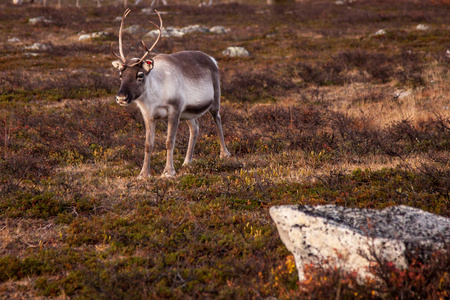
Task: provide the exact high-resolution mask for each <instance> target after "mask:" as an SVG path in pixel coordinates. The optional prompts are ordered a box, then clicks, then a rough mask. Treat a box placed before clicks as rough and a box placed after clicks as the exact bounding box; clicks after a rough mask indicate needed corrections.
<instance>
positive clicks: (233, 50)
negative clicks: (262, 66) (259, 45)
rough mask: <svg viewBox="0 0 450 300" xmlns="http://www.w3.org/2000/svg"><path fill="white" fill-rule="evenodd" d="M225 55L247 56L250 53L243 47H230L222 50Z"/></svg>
mask: <svg viewBox="0 0 450 300" xmlns="http://www.w3.org/2000/svg"><path fill="white" fill-rule="evenodd" d="M222 54H223V55H225V56H229V57H247V56H249V55H250V53H249V52H248V51H247V50H246V49H245V48H243V47H228V48H227V49H225V50H224V51H223V52H222Z"/></svg>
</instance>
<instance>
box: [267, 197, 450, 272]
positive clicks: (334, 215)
mask: <svg viewBox="0 0 450 300" xmlns="http://www.w3.org/2000/svg"><path fill="white" fill-rule="evenodd" d="M270 215H271V217H272V219H273V220H274V221H275V224H276V226H277V228H278V232H279V234H280V237H281V240H282V241H283V243H284V244H285V245H286V247H287V248H288V250H289V251H291V252H292V253H293V254H294V257H295V263H296V266H297V269H298V274H299V280H303V279H304V273H303V266H304V265H305V264H310V263H313V264H317V265H318V264H322V263H323V261H325V260H326V261H327V265H328V266H330V267H334V266H336V267H338V268H341V269H343V270H345V271H356V272H357V273H358V275H359V277H360V278H361V279H364V278H365V277H366V276H369V277H372V274H371V273H370V272H369V266H370V264H371V261H374V260H375V259H374V256H373V254H374V253H375V254H376V256H377V257H378V258H380V259H383V260H386V261H390V262H393V263H394V264H395V265H396V266H397V267H399V268H405V267H406V266H407V257H408V255H410V254H412V253H414V250H415V249H417V248H420V249H421V253H422V255H423V257H425V256H426V254H427V253H430V252H431V251H433V250H437V249H439V248H442V247H443V245H444V242H450V219H449V218H445V217H441V216H437V215H434V214H431V213H428V212H425V211H423V210H420V209H416V208H412V207H408V206H395V207H389V208H386V209H383V210H373V209H357V208H345V207H341V206H335V205H325V206H316V207H312V206H278V207H272V208H271V209H270ZM415 254H417V253H415Z"/></svg>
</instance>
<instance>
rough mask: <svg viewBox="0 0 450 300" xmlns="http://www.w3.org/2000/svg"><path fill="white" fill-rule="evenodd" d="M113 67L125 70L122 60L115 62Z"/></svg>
mask: <svg viewBox="0 0 450 300" xmlns="http://www.w3.org/2000/svg"><path fill="white" fill-rule="evenodd" d="M112 65H113V67H114V68H115V69H118V70H119V71H121V70H122V69H123V63H122V62H121V61H120V60H115V61H113V62H112Z"/></svg>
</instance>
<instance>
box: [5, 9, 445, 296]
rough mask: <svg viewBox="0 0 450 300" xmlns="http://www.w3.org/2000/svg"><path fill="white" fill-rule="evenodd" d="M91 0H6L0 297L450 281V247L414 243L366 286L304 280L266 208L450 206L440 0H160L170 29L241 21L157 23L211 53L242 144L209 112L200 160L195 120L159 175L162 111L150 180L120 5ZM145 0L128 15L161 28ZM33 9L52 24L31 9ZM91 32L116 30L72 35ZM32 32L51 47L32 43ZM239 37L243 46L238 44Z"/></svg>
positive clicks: (226, 121) (340, 289)
mask: <svg viewBox="0 0 450 300" xmlns="http://www.w3.org/2000/svg"><path fill="white" fill-rule="evenodd" d="M82 4H83V5H84V8H76V7H73V6H64V3H63V7H62V8H60V9H57V8H55V7H52V6H50V7H48V8H42V7H40V6H36V5H29V4H25V5H22V6H18V7H14V6H12V5H11V4H9V2H8V1H5V0H2V1H1V2H0V29H1V31H0V34H1V37H0V53H1V55H0V91H1V93H0V116H1V118H0V138H1V140H0V229H1V230H0V241H1V243H0V295H1V298H6V299H8V298H11V299H17V298H38V299H39V298H49V297H56V298H60V299H63V298H71V299H72V298H77V299H85V298H95V299H106V298H108V299H123V298H126V299H138V298H152V299H153V298H173V299H180V298H200V299H204V298H214V299H216V298H217V299H238V298H244V299H265V298H267V297H270V296H274V297H277V298H280V299H283V298H291V299H292V298H294V297H298V298H305V299H306V298H309V299H324V298H336V299H338V298H339V297H342V298H347V299H352V298H361V299H370V298H373V299H379V298H385V299H394V298H418V297H422V298H428V299H437V298H440V297H441V298H442V299H444V298H445V297H448V296H449V289H450V275H449V273H448V267H449V266H450V255H449V253H443V254H442V253H441V254H436V256H435V257H433V258H432V259H431V261H430V262H428V263H427V264H423V263H421V262H419V261H416V260H412V261H411V265H410V267H409V269H407V270H397V269H395V268H394V267H393V266H392V265H391V264H390V263H389V262H381V263H380V264H375V268H374V272H375V273H376V274H377V276H378V278H379V279H380V280H378V281H374V282H371V281H368V282H367V283H366V284H364V285H362V284H360V283H358V282H357V281H356V280H355V276H354V274H343V273H342V272H340V270H331V271H330V270H328V271H327V270H323V269H321V268H317V267H316V268H315V267H312V266H308V267H307V270H308V272H309V273H307V274H309V275H307V276H309V277H308V280H307V281H305V282H303V283H298V282H297V273H296V270H295V266H294V263H293V257H292V256H291V255H290V254H289V252H288V251H287V250H286V248H285V247H284V245H283V244H282V243H281V241H280V239H279V236H278V233H277V231H276V228H275V225H274V224H273V222H272V220H271V219H270V217H269V214H268V209H269V208H270V207H271V206H273V205H282V204H308V205H318V204H338V205H345V206H350V207H361V208H384V207H387V206H392V205H400V204H403V205H410V206H413V207H418V208H421V209H424V210H426V211H430V212H432V213H436V214H439V215H443V216H447V217H450V166H449V161H450V154H449V153H450V152H449V150H450V119H449V118H450V96H449V95H450V85H449V82H450V80H449V79H450V76H449V66H450V54H449V51H450V34H449V33H450V6H449V5H448V4H446V3H445V1H376V0H366V1H356V2H352V3H346V4H344V5H336V4H335V1H303V2H299V3H297V4H296V5H295V6H281V7H268V6H265V5H263V3H257V2H256V1H254V2H252V3H251V5H250V4H236V3H231V4H218V5H213V6H211V7H197V6H194V5H190V6H188V5H181V4H180V5H174V4H173V3H172V2H171V4H172V5H171V6H167V7H159V8H158V9H159V10H160V11H161V12H164V13H165V14H163V20H164V25H165V26H173V27H184V26H188V25H193V24H199V25H201V26H205V27H208V28H210V27H212V26H215V25H221V26H224V27H225V28H228V29H230V30H229V31H228V32H227V33H224V34H220V35H219V34H213V33H200V32H196V33H191V34H187V35H185V36H183V37H179V38H176V37H167V38H164V37H163V38H162V39H161V41H160V43H159V44H158V46H157V48H156V49H157V50H158V51H159V52H162V53H171V52H175V51H179V50H201V51H204V52H206V53H208V54H210V55H212V56H213V57H215V58H216V59H217V61H218V63H219V66H220V70H221V82H222V110H221V115H222V121H223V126H224V133H225V139H226V143H227V146H228V148H229V150H230V152H231V153H232V157H231V158H229V159H219V144H218V140H217V138H216V135H215V129H214V125H213V122H212V118H211V117H210V116H209V115H205V116H204V117H202V118H201V119H200V126H201V129H200V130H201V134H200V136H199V140H198V143H197V145H196V147H195V154H194V159H195V161H194V162H193V163H192V164H191V165H189V166H187V167H182V166H181V164H182V162H183V158H184V155H185V152H186V148H187V142H188V138H189V130H188V126H187V125H186V124H182V125H181V126H180V128H179V132H178V135H177V144H176V150H175V168H176V170H177V172H178V174H177V176H176V177H175V178H173V179H160V178H159V175H160V174H161V172H162V171H163V169H164V164H165V149H164V148H165V134H166V133H165V130H166V124H165V123H164V122H160V123H159V124H158V127H157V138H156V147H155V148H156V149H155V151H154V153H153V156H152V168H153V170H152V172H153V175H154V177H152V178H151V179H148V180H138V179H137V178H136V177H137V175H138V174H139V171H140V168H141V164H142V160H143V154H144V126H143V120H142V117H141V115H140V112H139V110H138V109H137V108H136V107H134V106H130V107H127V108H123V107H119V106H118V105H117V104H116V103H115V102H114V95H115V93H116V92H117V90H118V86H119V79H118V76H117V74H116V73H115V72H114V70H113V68H112V66H111V61H112V60H113V59H114V58H113V57H112V55H111V54H110V50H109V47H110V43H111V42H112V41H117V36H118V27H119V23H118V22H117V21H115V18H116V17H118V16H121V14H122V12H123V8H122V7H121V6H114V5H115V2H114V3H113V2H112V1H111V3H110V4H111V5H108V3H103V7H101V8H97V7H94V6H93V4H91V3H88V2H86V3H84V2H83V1H82ZM192 4H194V3H192ZM50 5H54V4H50ZM144 7H145V6H142V7H131V8H132V13H131V15H130V16H129V17H128V18H127V25H126V26H130V25H135V24H138V25H140V26H141V27H144V28H148V29H149V30H150V29H152V28H151V26H150V25H149V23H148V19H149V18H150V19H152V18H155V16H154V15H153V16H152V15H150V16H149V15H147V14H145V13H144V12H142V11H141V9H142V8H144ZM39 16H43V17H44V18H45V19H46V20H48V22H40V23H37V24H36V25H31V24H30V23H29V19H30V18H35V17H39ZM152 20H153V21H156V20H155V19H152ZM419 24H423V25H426V26H428V28H427V29H426V30H421V29H418V28H417V25H419ZM380 29H384V31H385V33H384V34H375V33H376V32H378V31H379V30H380ZM94 32H105V34H103V35H99V36H98V37H96V38H93V39H89V40H84V41H79V40H78V39H79V36H80V35H81V34H90V33H94ZM143 35H144V34H136V35H130V34H125V35H124V50H125V52H126V55H127V56H140V55H142V48H141V46H140V40H141V39H143V38H145V37H143ZM145 39H147V38H145ZM146 41H147V40H146ZM151 42H152V41H148V42H147V44H151ZM34 43H40V44H44V45H47V46H48V47H47V48H45V49H37V50H36V49H30V48H27V47H29V46H31V45H33V44H34ZM228 46H241V47H245V48H246V49H247V50H248V51H249V52H250V56H249V57H246V58H229V57H226V56H224V55H223V54H222V51H223V50H224V49H225V48H226V47H228Z"/></svg>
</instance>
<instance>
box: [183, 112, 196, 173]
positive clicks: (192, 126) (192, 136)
mask: <svg viewBox="0 0 450 300" xmlns="http://www.w3.org/2000/svg"><path fill="white" fill-rule="evenodd" d="M186 123H187V124H188V125H189V146H188V151H187V153H186V158H185V159H184V163H183V166H185V165H188V164H189V163H190V162H191V161H192V156H193V155H194V146H195V142H196V141H197V136H198V120H197V119H192V120H187V121H186Z"/></svg>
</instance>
